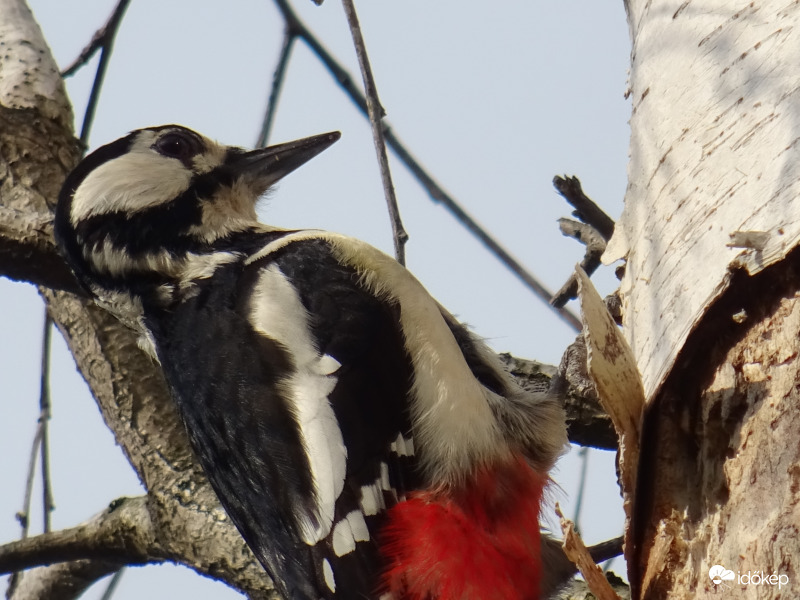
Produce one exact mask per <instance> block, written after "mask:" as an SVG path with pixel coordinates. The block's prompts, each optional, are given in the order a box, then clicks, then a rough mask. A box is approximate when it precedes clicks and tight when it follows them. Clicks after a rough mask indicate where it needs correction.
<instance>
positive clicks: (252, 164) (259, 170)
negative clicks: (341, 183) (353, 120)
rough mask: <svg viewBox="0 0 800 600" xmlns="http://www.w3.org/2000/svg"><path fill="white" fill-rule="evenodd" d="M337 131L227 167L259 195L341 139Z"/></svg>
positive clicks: (238, 157) (254, 153)
mask: <svg viewBox="0 0 800 600" xmlns="http://www.w3.org/2000/svg"><path fill="white" fill-rule="evenodd" d="M341 135H342V134H340V133H339V132H338V131H332V132H330V133H323V134H321V135H314V136H311V137H307V138H303V139H301V140H295V141H293V142H286V143H285V144H276V145H275V146H268V147H267V148H259V149H258V150H251V151H250V152H244V153H242V154H234V155H232V156H230V157H229V158H228V161H227V162H228V166H229V167H230V168H231V169H232V170H233V171H234V172H235V173H236V174H237V175H239V176H241V177H243V178H244V179H245V180H247V182H248V183H250V184H251V185H252V186H253V187H254V188H257V191H258V192H259V193H261V192H264V191H265V190H266V189H267V188H268V187H269V186H271V185H272V184H273V183H275V182H276V181H278V180H280V179H282V178H283V177H285V176H286V175H288V174H289V173H291V172H292V171H294V170H295V169H296V168H297V167H299V166H301V165H303V164H305V163H307V162H308V161H309V160H311V159H312V158H314V157H315V156H316V155H317V154H319V153H320V152H322V151H323V150H325V149H326V148H328V147H329V146H330V145H331V144H333V143H334V142H335V141H336V140H338V139H339V138H340V137H341Z"/></svg>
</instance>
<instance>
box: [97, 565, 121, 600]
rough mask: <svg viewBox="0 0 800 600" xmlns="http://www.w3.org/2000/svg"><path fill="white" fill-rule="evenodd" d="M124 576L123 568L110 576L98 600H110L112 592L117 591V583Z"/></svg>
mask: <svg viewBox="0 0 800 600" xmlns="http://www.w3.org/2000/svg"><path fill="white" fill-rule="evenodd" d="M124 574H125V567H122V568H121V569H119V570H118V571H116V572H115V573H114V574H113V575H112V576H111V580H110V581H109V582H108V586H106V589H105V591H104V592H103V595H102V596H100V600H111V597H112V596H113V595H114V592H116V591H117V587H118V586H119V582H120V580H121V579H122V576H123V575H124Z"/></svg>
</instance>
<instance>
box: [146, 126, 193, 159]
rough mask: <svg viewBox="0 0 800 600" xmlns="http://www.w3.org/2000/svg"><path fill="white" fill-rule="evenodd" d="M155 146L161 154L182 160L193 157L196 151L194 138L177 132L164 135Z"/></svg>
mask: <svg viewBox="0 0 800 600" xmlns="http://www.w3.org/2000/svg"><path fill="white" fill-rule="evenodd" d="M153 147H154V148H155V149H156V151H157V152H158V153H159V154H162V155H164V156H169V157H170V158H177V159H180V160H183V159H186V158H191V157H192V156H193V155H194V154H195V153H196V149H195V144H194V140H192V139H190V138H188V137H187V136H185V135H183V134H181V133H177V132H173V133H168V134H166V135H164V136H162V137H161V138H159V140H158V141H157V142H156V143H155V145H154V146H153Z"/></svg>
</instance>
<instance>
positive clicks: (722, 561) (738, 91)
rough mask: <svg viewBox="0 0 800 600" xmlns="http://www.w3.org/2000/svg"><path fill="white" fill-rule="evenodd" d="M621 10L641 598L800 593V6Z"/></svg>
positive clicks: (623, 239)
mask: <svg viewBox="0 0 800 600" xmlns="http://www.w3.org/2000/svg"><path fill="white" fill-rule="evenodd" d="M626 8H627V12H628V21H629V25H630V31H631V37H632V48H633V50H632V64H631V85H630V88H631V89H630V93H631V95H632V100H633V115H632V118H631V130H632V131H631V146H630V156H631V158H630V165H629V185H628V189H627V193H626V197H625V209H624V213H623V217H622V219H621V220H620V222H619V223H618V225H617V228H616V231H615V235H614V238H613V239H612V241H611V244H610V246H609V249H608V251H607V253H606V256H605V260H606V261H608V262H610V261H613V260H614V259H618V258H623V257H624V258H626V260H627V266H626V272H625V276H624V279H623V282H622V289H621V294H622V297H623V305H624V328H623V329H624V334H625V336H626V338H627V340H628V342H629V344H630V346H631V348H632V350H633V355H634V356H635V360H636V364H637V366H638V369H639V372H640V374H641V379H642V384H643V389H644V395H645V401H646V405H645V409H644V411H643V421H642V423H641V431H642V433H641V448H640V456H639V465H638V471H637V481H636V490H635V494H634V502H633V511H632V515H631V519H632V522H631V530H630V532H629V538H628V548H627V549H626V555H627V557H628V559H629V565H628V568H629V576H630V581H631V584H632V589H633V595H634V597H635V598H637V597H638V598H647V599H648V600H650V599H657V598H671V599H673V598H706V597H709V598H711V597H714V598H719V597H721V596H720V594H723V595H724V596H725V597H735V598H740V597H741V598H755V597H758V598H779V597H782V598H788V597H798V594H800V542H798V537H797V536H798V527H799V526H800V510H799V509H798V501H799V500H800V410H798V409H800V406H799V405H800V393H799V392H798V384H800V361H798V353H799V351H800V340H798V332H800V303H798V290H799V289H800V277H799V276H800V251H798V250H797V249H796V247H797V245H798V241H800V199H798V197H797V196H798V191H799V190H800V181H799V180H800V178H799V177H798V175H799V174H800V171H799V170H800V144H798V142H800V94H799V93H798V91H800V69H798V60H800V4H798V3H797V2H787V1H785V0H762V1H759V2H752V1H750V0H628V1H627V2H626ZM716 565H720V566H721V567H723V568H724V570H723V569H721V568H716V569H715V571H714V573H716V574H717V575H718V577H717V581H718V582H719V583H716V582H715V581H713V580H712V578H711V577H710V576H709V572H710V570H711V569H712V567H715V566H716ZM718 588H722V589H718Z"/></svg>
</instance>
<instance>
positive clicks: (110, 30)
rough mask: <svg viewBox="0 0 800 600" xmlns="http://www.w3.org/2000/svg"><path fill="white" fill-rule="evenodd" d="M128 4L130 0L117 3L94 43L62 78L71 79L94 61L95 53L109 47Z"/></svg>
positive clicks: (69, 67) (63, 73)
mask: <svg viewBox="0 0 800 600" xmlns="http://www.w3.org/2000/svg"><path fill="white" fill-rule="evenodd" d="M128 4H130V0H120V1H119V2H118V3H117V6H116V7H114V10H113V11H112V12H111V16H109V17H108V20H107V21H106V24H105V25H103V26H102V27H101V28H100V29H98V30H97V31H96V32H95V34H94V36H93V37H92V41H91V42H89V44H88V45H87V46H86V47H85V48H84V49H83V50H81V53H80V54H79V55H78V57H77V58H76V59H75V60H74V61H72V64H70V65H69V66H68V67H67V68H66V69H64V70H63V71H62V72H61V76H62V77H64V78H65V79H66V78H67V77H71V76H72V75H74V74H75V73H76V72H77V71H78V69H80V68H81V67H83V66H84V65H86V63H88V62H89V61H90V60H91V59H92V56H94V54H95V52H97V51H98V50H102V49H105V48H107V47H108V46H109V43H110V40H113V38H114V36H116V35H117V29H118V28H119V24H120V22H121V21H122V17H123V15H124V14H125V10H126V9H127V8H128Z"/></svg>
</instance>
